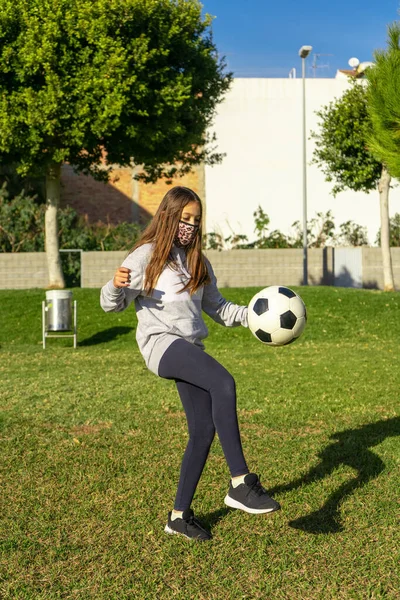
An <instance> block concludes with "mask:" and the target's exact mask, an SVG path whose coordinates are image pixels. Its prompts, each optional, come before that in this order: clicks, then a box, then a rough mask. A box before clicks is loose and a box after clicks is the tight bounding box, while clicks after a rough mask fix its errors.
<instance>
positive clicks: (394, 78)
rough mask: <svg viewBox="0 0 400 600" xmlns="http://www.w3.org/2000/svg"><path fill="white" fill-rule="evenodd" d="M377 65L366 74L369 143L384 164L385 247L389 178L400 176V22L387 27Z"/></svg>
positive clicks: (382, 235)
mask: <svg viewBox="0 0 400 600" xmlns="http://www.w3.org/2000/svg"><path fill="white" fill-rule="evenodd" d="M374 59H375V64H374V66H373V67H372V68H371V69H368V71H367V81H368V114H369V118H370V121H371V124H372V127H371V130H370V132H369V135H368V144H369V147H370V148H371V150H372V151H373V152H374V154H375V156H376V157H377V158H378V159H379V160H380V161H382V163H383V165H384V168H383V170H384V173H385V185H384V188H383V190H382V194H383V198H384V201H383V202H382V203H381V221H382V223H381V231H380V240H381V245H382V247H383V246H384V245H385V246H386V245H389V243H390V238H391V233H390V223H389V201H388V189H389V184H390V176H391V175H392V176H393V177H396V178H399V177H400V95H399V90H400V23H399V22H396V23H393V24H392V25H390V26H389V27H388V43H387V48H386V49H385V50H377V51H376V52H375V53H374Z"/></svg>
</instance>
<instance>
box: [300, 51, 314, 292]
mask: <svg viewBox="0 0 400 600" xmlns="http://www.w3.org/2000/svg"><path fill="white" fill-rule="evenodd" d="M311 50H312V46H302V47H301V48H300V50H299V56H300V58H301V63H302V65H301V67H302V69H301V75H302V80H303V102H302V104H303V119H302V121H303V126H302V130H303V285H308V258H307V156H306V142H307V138H306V58H307V56H308V55H309V54H310V52H311Z"/></svg>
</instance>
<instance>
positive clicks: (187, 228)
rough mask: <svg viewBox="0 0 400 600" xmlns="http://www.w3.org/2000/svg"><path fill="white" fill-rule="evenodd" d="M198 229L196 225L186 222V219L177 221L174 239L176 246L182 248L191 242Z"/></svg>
mask: <svg viewBox="0 0 400 600" xmlns="http://www.w3.org/2000/svg"><path fill="white" fill-rule="evenodd" d="M198 229H199V226H198V225H192V224H191V223H186V221H179V226H178V233H177V235H176V238H175V240H174V241H175V244H176V245H177V246H178V248H184V247H185V246H188V245H189V244H191V242H193V240H194V238H195V237H196V234H197V231H198Z"/></svg>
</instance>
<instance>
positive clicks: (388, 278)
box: [378, 165, 394, 292]
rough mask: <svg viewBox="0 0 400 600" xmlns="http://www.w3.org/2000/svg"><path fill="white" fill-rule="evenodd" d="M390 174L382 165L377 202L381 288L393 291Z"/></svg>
mask: <svg viewBox="0 0 400 600" xmlns="http://www.w3.org/2000/svg"><path fill="white" fill-rule="evenodd" d="M390 180H391V176H390V174H389V172H388V170H387V169H386V167H385V166H384V165H383V166H382V173H381V178H380V180H379V183H378V191H379V204H380V209H381V248H382V264H383V289H384V290H385V292H393V291H394V279H393V267H392V256H391V254H390V222H389V189H390Z"/></svg>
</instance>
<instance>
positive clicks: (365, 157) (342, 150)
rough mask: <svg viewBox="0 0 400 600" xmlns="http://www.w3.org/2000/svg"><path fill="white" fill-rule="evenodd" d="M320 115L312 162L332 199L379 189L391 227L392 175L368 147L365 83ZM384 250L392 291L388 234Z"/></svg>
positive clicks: (387, 281)
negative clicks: (350, 192) (328, 183)
mask: <svg viewBox="0 0 400 600" xmlns="http://www.w3.org/2000/svg"><path fill="white" fill-rule="evenodd" d="M373 69H374V68H373ZM373 69H371V71H372V70H373ZM317 115H318V116H319V118H320V131H319V132H318V133H315V132H313V133H312V137H313V138H314V139H315V140H316V142H315V149H314V155H313V160H312V162H313V163H314V164H317V165H318V166H319V167H320V168H321V169H322V172H323V173H324V175H325V180H326V181H331V182H334V186H333V188H332V194H333V196H336V195H337V194H338V193H339V192H341V191H343V190H345V189H350V190H354V191H364V192H367V193H369V192H370V191H371V190H374V189H378V191H379V200H380V207H381V230H382V232H383V231H384V230H386V227H387V228H388V227H389V213H388V196H389V189H390V175H389V172H388V170H387V168H386V166H385V164H384V163H383V162H382V160H380V159H378V158H377V157H376V154H375V153H373V152H372V150H371V149H370V148H369V144H368V142H369V139H370V130H371V120H370V117H369V112H368V92H367V87H366V86H365V85H363V83H362V82H358V81H356V82H354V83H353V84H352V86H351V87H350V88H349V89H348V90H346V91H345V92H344V94H343V95H342V96H341V97H340V98H339V99H336V100H335V101H334V102H331V103H330V104H329V105H328V106H325V107H323V108H322V109H321V110H320V111H318V112H317ZM381 248H382V262H383V279H384V289H385V290H387V291H390V290H393V289H394V280H393V268H392V261H391V255H390V246H389V235H387V236H384V235H382V238H381Z"/></svg>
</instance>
